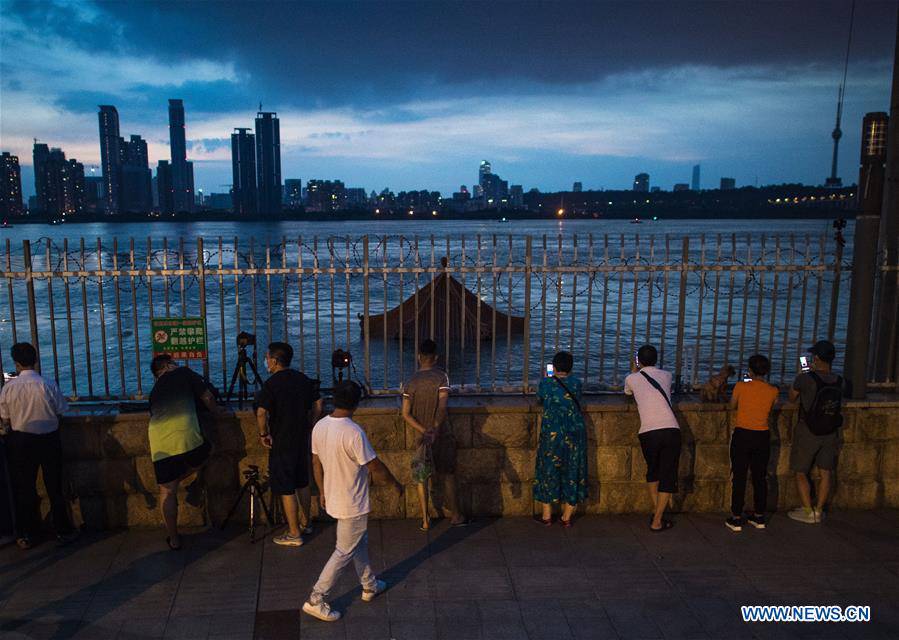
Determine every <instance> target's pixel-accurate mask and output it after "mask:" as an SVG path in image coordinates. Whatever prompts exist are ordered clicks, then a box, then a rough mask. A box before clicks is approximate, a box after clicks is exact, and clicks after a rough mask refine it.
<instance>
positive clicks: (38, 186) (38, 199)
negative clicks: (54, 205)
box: [28, 140, 50, 213]
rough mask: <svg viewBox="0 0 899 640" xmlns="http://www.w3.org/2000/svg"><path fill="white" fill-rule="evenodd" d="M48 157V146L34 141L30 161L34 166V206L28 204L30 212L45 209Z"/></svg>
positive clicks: (43, 210)
mask: <svg viewBox="0 0 899 640" xmlns="http://www.w3.org/2000/svg"><path fill="white" fill-rule="evenodd" d="M49 159H50V147H48V146H47V145H46V144H44V143H43V142H38V141H37V140H35V141H34V148H33V150H32V163H33V166H34V199H35V204H36V207H31V206H29V207H28V208H29V209H30V210H31V213H36V212H41V213H43V212H45V211H46V210H47V161H48V160H49Z"/></svg>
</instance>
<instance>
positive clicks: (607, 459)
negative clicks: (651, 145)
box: [44, 394, 899, 528]
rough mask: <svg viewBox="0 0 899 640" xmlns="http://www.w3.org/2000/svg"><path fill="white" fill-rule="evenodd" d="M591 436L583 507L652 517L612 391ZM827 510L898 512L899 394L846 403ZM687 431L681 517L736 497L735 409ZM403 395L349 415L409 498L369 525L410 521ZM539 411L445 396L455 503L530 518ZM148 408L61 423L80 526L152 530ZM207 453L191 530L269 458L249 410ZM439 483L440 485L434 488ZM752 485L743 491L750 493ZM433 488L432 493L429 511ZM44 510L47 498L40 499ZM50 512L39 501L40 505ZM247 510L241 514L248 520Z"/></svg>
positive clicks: (223, 425)
mask: <svg viewBox="0 0 899 640" xmlns="http://www.w3.org/2000/svg"><path fill="white" fill-rule="evenodd" d="M583 406H584V413H585V419H586V425H587V436H588V467H589V474H590V478H589V482H590V496H589V498H588V500H587V503H586V504H585V505H584V507H583V508H584V510H585V511H587V512H589V513H628V512H644V511H647V510H648V509H649V499H648V495H647V491H646V488H645V482H644V477H645V473H646V467H645V463H644V462H643V456H642V453H641V451H640V447H639V442H638V440H637V430H638V428H639V416H638V414H637V410H636V406H635V405H634V404H633V402H632V401H630V400H628V399H627V398H624V397H623V396H620V395H611V394H610V395H601V396H591V397H588V398H587V399H586V400H585V401H584V404H583ZM845 406H846V411H845V415H846V421H845V425H844V427H843V429H842V430H841V452H840V459H839V463H838V468H837V472H836V487H835V490H834V495H833V499H832V507H833V508H838V509H842V508H864V509H867V508H877V507H895V506H899V398H896V397H894V396H883V397H877V398H876V399H870V400H866V401H864V402H847V403H846V405H845ZM675 409H676V412H677V414H678V417H679V420H680V422H681V427H682V429H683V436H684V438H683V440H684V447H683V452H682V456H681V463H680V480H681V491H680V493H679V494H678V495H677V496H676V499H675V507H676V508H677V509H680V510H684V511H699V512H703V511H711V512H724V511H726V510H727V508H728V507H729V502H730V483H729V480H728V478H729V475H730V469H729V467H730V460H729V449H728V443H729V438H730V430H731V428H730V423H731V415H730V412H729V411H728V408H727V406H726V405H724V404H720V403H701V402H698V401H696V399H695V398H691V397H684V398H682V399H681V401H679V402H677V403H676V407H675ZM399 410H400V400H399V398H397V397H389V398H385V397H379V398H375V399H370V400H367V401H366V402H365V403H364V406H362V407H361V408H360V409H359V410H358V412H357V416H356V417H357V420H358V421H359V422H360V424H362V425H363V426H364V427H365V429H366V431H367V432H368V434H369V438H370V439H371V441H372V444H373V445H374V447H375V449H376V450H377V451H378V453H379V455H380V456H381V458H382V459H383V460H384V462H385V464H387V466H388V467H389V468H390V469H391V470H392V471H393V472H394V474H395V475H396V476H397V478H398V479H399V480H400V481H401V482H402V483H403V484H404V485H406V492H405V496H399V495H396V494H394V493H393V492H392V491H390V490H388V489H386V488H383V487H375V488H374V491H373V494H372V496H373V497H372V499H373V503H374V504H373V509H374V512H373V513H374V517H379V518H405V517H415V516H417V515H418V504H417V498H416V495H415V487H414V485H413V484H412V481H411V473H410V464H411V459H412V455H413V453H414V449H415V446H416V434H415V433H414V432H413V431H412V430H411V429H409V428H407V427H406V426H405V425H404V424H403V422H402V418H401V417H400V415H399ZM540 413H541V412H540V406H539V404H538V403H537V402H536V400H535V399H534V398H532V397H524V396H517V397H516V396H496V397H488V396H478V397H471V396H466V397H453V398H451V399H450V408H449V428H450V429H451V430H452V432H453V434H454V436H455V438H456V441H457V443H458V446H459V452H458V469H457V481H458V492H459V499H460V502H461V504H462V505H463V507H464V508H465V509H466V510H468V511H469V512H471V513H472V514H473V515H483V516H487V515H524V514H530V513H531V512H532V510H533V504H532V497H533V492H532V483H533V477H534V456H535V450H536V447H537V439H538V434H539V430H540V417H541V415H540ZM148 418H149V416H148V415H147V414H146V413H128V414H119V415H116V414H115V413H113V412H110V411H109V410H108V408H107V409H105V410H103V411H99V412H92V411H90V410H88V409H86V408H76V409H75V411H73V413H72V414H71V415H67V416H66V417H65V419H64V421H63V425H62V427H61V430H62V438H63V447H64V449H65V459H66V468H65V476H66V487H67V489H66V490H67V493H68V495H69V496H70V498H71V500H72V505H73V510H74V512H75V514H76V516H77V517H78V518H80V519H81V520H82V521H83V522H85V523H86V524H88V525H89V526H92V527H96V528H105V527H116V526H123V525H130V526H157V525H159V524H160V519H159V515H158V509H157V505H156V495H157V492H158V487H157V486H156V483H155V478H154V475H153V466H152V463H151V462H150V458H149V448H148V442H147V422H148ZM795 421H796V407H795V405H792V404H789V403H786V402H784V403H781V404H780V405H779V406H778V408H777V409H776V411H775V412H774V415H773V416H772V425H771V426H772V456H771V462H770V465H769V468H768V475H769V486H770V502H769V508H771V509H784V508H787V507H790V506H793V505H795V503H796V501H797V496H796V489H795V482H794V480H793V477H792V474H791V473H790V470H789V455H790V444H791V442H792V432H793V427H794V424H795ZM206 431H207V437H208V438H209V439H210V440H211V441H212V443H213V445H214V453H213V455H212V457H211V458H210V461H209V463H208V464H207V465H206V467H205V468H204V470H203V473H202V477H201V481H200V482H199V483H198V485H196V486H194V487H191V488H190V490H185V494H184V496H183V500H182V501H181V504H182V506H181V508H182V510H183V512H184V517H185V518H186V522H190V523H195V524H203V523H209V522H219V521H220V520H221V519H222V518H223V517H224V515H225V514H226V513H227V511H228V509H229V508H230V506H231V504H232V503H233V501H234V499H235V498H236V496H237V492H238V490H239V488H240V485H241V483H242V482H243V477H242V475H241V473H242V471H243V470H244V469H246V468H247V466H249V465H251V464H256V465H259V466H260V468H262V469H266V468H267V466H268V453H267V451H266V450H265V449H263V448H262V447H261V446H260V444H259V441H258V438H257V437H256V427H255V420H254V417H253V414H252V413H251V412H250V411H248V410H245V411H241V412H237V413H235V414H233V415H231V416H229V417H227V418H225V419H223V420H221V421H220V422H219V423H218V424H213V425H208V426H207V429H206ZM434 484H435V485H439V484H440V483H439V482H435V483H434ZM747 491H751V490H750V489H748V488H747ZM441 493H442V491H441V488H440V487H439V486H435V487H434V496H435V501H436V502H437V504H438V505H439V504H440V501H441ZM44 502H46V501H44ZM45 508H46V506H45ZM245 512H246V509H244V508H241V509H240V510H239V511H238V513H237V517H238V518H240V517H245Z"/></svg>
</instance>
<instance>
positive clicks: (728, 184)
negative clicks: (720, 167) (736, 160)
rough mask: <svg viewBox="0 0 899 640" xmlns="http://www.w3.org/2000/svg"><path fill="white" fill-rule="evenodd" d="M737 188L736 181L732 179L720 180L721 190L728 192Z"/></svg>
mask: <svg viewBox="0 0 899 640" xmlns="http://www.w3.org/2000/svg"><path fill="white" fill-rule="evenodd" d="M736 188H737V181H736V180H734V179H733V178H721V190H722V191H729V190H731V189H736Z"/></svg>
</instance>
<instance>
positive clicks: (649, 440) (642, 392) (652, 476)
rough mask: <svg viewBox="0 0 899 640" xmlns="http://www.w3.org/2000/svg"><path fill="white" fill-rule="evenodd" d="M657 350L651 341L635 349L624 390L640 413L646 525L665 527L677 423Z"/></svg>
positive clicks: (674, 485) (673, 486) (677, 444)
mask: <svg viewBox="0 0 899 640" xmlns="http://www.w3.org/2000/svg"><path fill="white" fill-rule="evenodd" d="M658 360H659V354H658V352H657V351H656V348H655V347H653V346H652V345H649V344H647V345H643V346H642V347H640V350H639V351H637V358H636V362H635V363H634V367H635V371H634V373H632V374H630V375H629V376H628V377H627V378H625V379H624V392H625V393H626V394H627V395H630V396H633V397H634V400H636V402H637V411H638V412H639V413H640V433H639V438H640V448H641V449H642V450H643V458H644V459H645V460H646V482H647V483H648V484H649V495H650V496H651V497H652V503H653V505H654V508H655V511H654V513H653V517H652V522H651V523H650V525H649V528H650V529H651V530H652V531H665V530H666V529H670V528H671V527H672V526H674V523H672V522H671V520H668V519H666V518H664V517H663V516H664V515H665V509H666V508H667V507H668V505H669V503H670V502H671V494H673V493H676V492H677V467H678V463H679V461H680V447H681V435H680V426H679V425H678V423H677V418H676V417H675V416H674V408H673V406H672V404H671V374H670V373H668V372H667V371H665V370H664V369H659V368H658V367H656V363H657V362H658Z"/></svg>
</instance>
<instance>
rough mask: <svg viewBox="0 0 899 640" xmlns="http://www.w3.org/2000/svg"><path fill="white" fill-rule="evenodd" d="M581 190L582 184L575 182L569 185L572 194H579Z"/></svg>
mask: <svg viewBox="0 0 899 640" xmlns="http://www.w3.org/2000/svg"><path fill="white" fill-rule="evenodd" d="M583 190H584V183H583V182H575V183H574V184H573V185H571V192H572V193H581V192H582V191H583Z"/></svg>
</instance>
